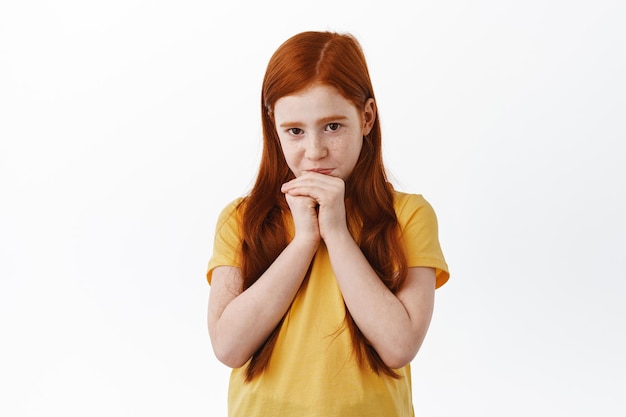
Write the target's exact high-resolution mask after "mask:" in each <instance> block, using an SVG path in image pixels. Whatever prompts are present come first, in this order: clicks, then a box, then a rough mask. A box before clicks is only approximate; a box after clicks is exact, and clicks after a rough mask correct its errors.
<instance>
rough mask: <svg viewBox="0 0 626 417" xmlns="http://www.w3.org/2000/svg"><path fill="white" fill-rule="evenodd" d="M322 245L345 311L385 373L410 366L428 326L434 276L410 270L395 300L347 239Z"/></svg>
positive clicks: (426, 271) (422, 270) (429, 271)
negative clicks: (326, 247)
mask: <svg viewBox="0 0 626 417" xmlns="http://www.w3.org/2000/svg"><path fill="white" fill-rule="evenodd" d="M326 245H327V246H328V251H329V254H330V259H331V264H332V266H333V270H334V272H335V275H336V277H337V282H338V283H339V287H340V288H341V292H342V294H343V297H344V300H345V302H346V306H347V307H348V310H350V313H351V314H352V317H353V318H354V321H355V323H356V324H357V326H358V327H359V329H360V330H361V332H362V333H363V335H364V336H365V337H366V338H367V340H369V342H370V343H371V344H372V346H373V347H374V349H376V352H378V355H379V356H380V357H381V359H382V360H383V361H384V362H385V363H386V364H387V365H388V366H389V367H391V368H394V369H397V368H401V367H403V366H405V365H407V364H408V363H410V362H411V360H412V359H413V358H414V357H415V355H416V354H417V352H418V350H419V348H420V346H421V345H422V342H423V340H424V337H425V336H426V332H427V330H428V327H429V325H430V320H431V317H432V312H433V305H434V294H435V270H434V269H433V268H422V267H417V268H409V270H408V274H407V278H406V280H405V282H404V284H403V286H402V288H400V290H399V291H398V292H397V294H395V295H394V294H393V293H392V292H391V291H390V290H389V289H388V288H387V287H386V286H385V284H383V282H382V281H381V280H380V278H378V276H377V275H376V273H375V272H374V271H373V269H372V267H371V266H370V264H369V263H368V261H367V259H366V258H365V256H364V255H363V253H362V252H361V249H360V248H359V247H358V245H357V244H356V243H355V242H354V240H353V239H352V237H351V236H350V235H348V236H343V237H340V236H337V237H336V238H332V239H326Z"/></svg>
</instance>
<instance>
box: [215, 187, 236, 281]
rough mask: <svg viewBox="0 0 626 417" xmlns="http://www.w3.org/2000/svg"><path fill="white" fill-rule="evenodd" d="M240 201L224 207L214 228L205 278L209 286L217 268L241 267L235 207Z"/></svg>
mask: <svg viewBox="0 0 626 417" xmlns="http://www.w3.org/2000/svg"><path fill="white" fill-rule="evenodd" d="M240 201H241V199H237V200H235V201H233V202H231V203H230V204H229V205H228V206H226V207H225V208H224V209H223V210H222V212H221V213H220V215H219V217H218V219H217V225H216V227H215V237H214V239H213V255H212V256H211V259H210V260H209V265H208V268H207V274H206V278H207V281H208V282H209V284H211V277H212V274H213V270H214V269H215V268H216V267H218V266H236V267H240V266H241V255H240V250H239V249H240V244H241V237H240V233H239V223H240V222H239V219H240V218H239V214H238V211H237V206H238V205H239V202H240Z"/></svg>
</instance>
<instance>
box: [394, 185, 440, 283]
mask: <svg viewBox="0 0 626 417" xmlns="http://www.w3.org/2000/svg"><path fill="white" fill-rule="evenodd" d="M398 205H399V207H398V209H397V210H398V220H399V222H400V225H401V228H402V233H403V237H404V242H405V245H406V255H407V263H408V266H409V267H416V266H424V267H431V268H435V273H436V277H437V281H436V288H439V287H441V286H442V285H443V284H445V283H446V282H447V281H448V279H449V278H450V273H449V271H448V265H447V263H446V260H445V258H444V256H443V252H442V250H441V245H440V243H439V226H438V223H437V216H436V214H435V211H434V210H433V208H432V206H431V205H430V203H428V201H426V199H424V197H422V196H421V195H418V194H404V195H403V196H402V197H401V198H399V203H398Z"/></svg>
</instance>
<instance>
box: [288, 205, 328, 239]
mask: <svg viewBox="0 0 626 417" xmlns="http://www.w3.org/2000/svg"><path fill="white" fill-rule="evenodd" d="M285 199H286V200H287V204H288V205H289V209H290V210H291V216H292V217H293V223H294V226H295V229H296V230H295V233H296V236H295V237H297V238H298V239H307V240H310V241H312V242H315V243H319V240H320V230H319V225H318V222H317V202H316V201H315V200H314V199H312V198H311V197H307V196H298V195H290V194H285Z"/></svg>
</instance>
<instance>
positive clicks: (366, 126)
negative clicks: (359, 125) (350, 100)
mask: <svg viewBox="0 0 626 417" xmlns="http://www.w3.org/2000/svg"><path fill="white" fill-rule="evenodd" d="M362 117H363V118H362V120H363V136H367V135H368V134H369V133H370V131H371V130H372V126H374V122H375V121H376V102H375V101H374V99H373V98H368V99H367V101H366V102H365V106H363V115H362Z"/></svg>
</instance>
